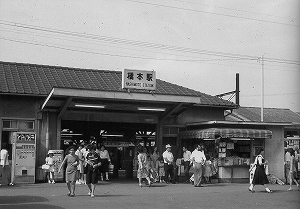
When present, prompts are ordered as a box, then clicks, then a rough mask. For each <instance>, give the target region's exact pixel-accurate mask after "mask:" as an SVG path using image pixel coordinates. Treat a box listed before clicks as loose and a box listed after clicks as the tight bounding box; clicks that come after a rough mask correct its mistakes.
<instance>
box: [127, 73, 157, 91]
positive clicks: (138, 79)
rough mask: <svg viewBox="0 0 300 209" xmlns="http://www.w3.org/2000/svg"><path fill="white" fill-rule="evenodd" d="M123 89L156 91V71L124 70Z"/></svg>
mask: <svg viewBox="0 0 300 209" xmlns="http://www.w3.org/2000/svg"><path fill="white" fill-rule="evenodd" d="M122 88H123V89H145V90H151V91H154V90H155V89H156V74H155V71H144V70H129V69H124V70H123V72H122Z"/></svg>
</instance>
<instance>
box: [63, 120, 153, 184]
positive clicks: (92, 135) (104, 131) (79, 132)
mask: <svg viewBox="0 0 300 209" xmlns="http://www.w3.org/2000/svg"><path fill="white" fill-rule="evenodd" d="M155 129H156V124H143V123H115V122H97V121H71V120H62V122H61V130H62V132H61V149H63V150H65V151H66V150H67V149H68V147H69V146H71V145H74V146H77V145H79V144H83V143H84V144H90V143H95V144H96V146H97V147H98V148H100V146H101V145H104V146H105V147H106V149H107V150H108V151H109V153H110V157H111V161H112V164H113V165H114V172H113V176H114V177H118V173H119V172H118V171H119V170H125V171H126V173H125V176H126V177H128V178H130V177H132V175H133V170H135V168H134V167H135V159H134V158H135V156H136V155H135V154H136V145H137V144H139V143H141V144H144V145H146V146H147V147H151V146H155Z"/></svg>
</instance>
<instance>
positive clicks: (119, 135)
mask: <svg viewBox="0 0 300 209" xmlns="http://www.w3.org/2000/svg"><path fill="white" fill-rule="evenodd" d="M101 136H104V137H105V136H106V137H107V136H111V137H123V134H101Z"/></svg>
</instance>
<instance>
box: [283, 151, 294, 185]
mask: <svg viewBox="0 0 300 209" xmlns="http://www.w3.org/2000/svg"><path fill="white" fill-rule="evenodd" d="M292 150H293V149H292V148H288V149H287V150H286V153H285V155H284V177H285V183H286V184H288V182H289V173H290V165H291V151H292Z"/></svg>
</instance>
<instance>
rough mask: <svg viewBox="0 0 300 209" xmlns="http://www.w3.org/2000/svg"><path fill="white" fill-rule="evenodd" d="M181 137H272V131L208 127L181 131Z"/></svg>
mask: <svg viewBox="0 0 300 209" xmlns="http://www.w3.org/2000/svg"><path fill="white" fill-rule="evenodd" d="M178 136H179V138H180V139H197V138H199V139H215V138H218V137H222V138H271V137H272V131H270V130H263V129H237V128H208V129H198V130H191V131H184V132H181V133H179V135H178Z"/></svg>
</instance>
